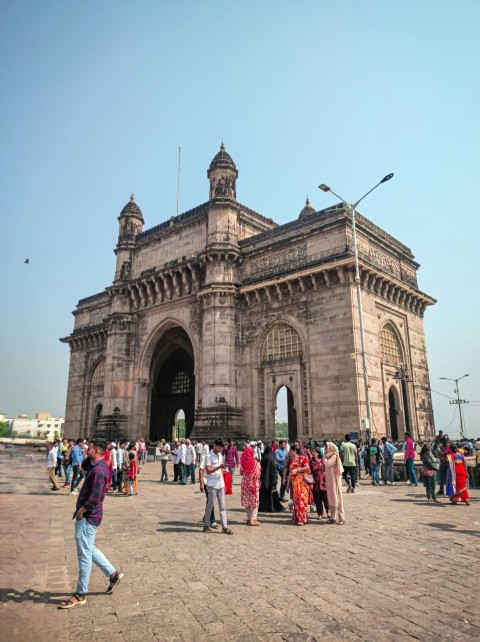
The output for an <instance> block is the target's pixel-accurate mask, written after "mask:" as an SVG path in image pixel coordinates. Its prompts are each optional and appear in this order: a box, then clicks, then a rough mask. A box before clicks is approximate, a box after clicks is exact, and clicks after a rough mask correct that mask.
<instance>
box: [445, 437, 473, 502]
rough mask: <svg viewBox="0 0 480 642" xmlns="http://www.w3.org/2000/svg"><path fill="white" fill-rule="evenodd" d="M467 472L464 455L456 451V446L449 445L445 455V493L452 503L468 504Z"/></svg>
mask: <svg viewBox="0 0 480 642" xmlns="http://www.w3.org/2000/svg"><path fill="white" fill-rule="evenodd" d="M467 484H468V473H467V464H466V463H465V457H464V456H463V455H462V453H460V452H458V449H457V447H456V446H452V445H450V452H449V454H448V455H447V485H446V491H447V495H448V496H449V497H450V501H451V502H452V504H458V503H459V502H463V503H464V504H466V505H467V506H470V495H469V494H468V487H467Z"/></svg>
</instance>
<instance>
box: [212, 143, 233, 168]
mask: <svg viewBox="0 0 480 642" xmlns="http://www.w3.org/2000/svg"><path fill="white" fill-rule="evenodd" d="M214 169H231V170H233V171H234V172H235V173H236V174H237V175H238V172H237V167H236V165H235V163H234V162H233V158H232V157H231V156H230V154H229V153H228V152H226V151H225V145H224V144H223V142H222V144H221V145H220V151H219V152H218V153H217V154H216V155H215V156H214V157H213V160H212V162H211V163H210V167H209V168H208V173H209V175H210V172H211V171H212V170H214Z"/></svg>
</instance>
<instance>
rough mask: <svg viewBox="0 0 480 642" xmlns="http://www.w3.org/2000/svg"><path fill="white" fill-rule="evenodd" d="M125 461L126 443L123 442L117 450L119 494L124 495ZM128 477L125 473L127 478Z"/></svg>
mask: <svg viewBox="0 0 480 642" xmlns="http://www.w3.org/2000/svg"><path fill="white" fill-rule="evenodd" d="M124 461H125V442H124V441H121V442H120V444H119V445H118V448H117V492H119V493H123V488H122V482H123V462H124ZM126 477H127V475H126V473H125V478H126Z"/></svg>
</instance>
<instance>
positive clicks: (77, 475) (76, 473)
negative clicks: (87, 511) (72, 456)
mask: <svg viewBox="0 0 480 642" xmlns="http://www.w3.org/2000/svg"><path fill="white" fill-rule="evenodd" d="M72 470H73V477H72V485H71V486H70V491H72V490H75V488H76V487H77V486H78V484H79V483H80V482H81V481H82V479H83V478H84V477H85V473H84V472H83V470H82V469H81V468H80V464H77V465H76V466H73V468H72Z"/></svg>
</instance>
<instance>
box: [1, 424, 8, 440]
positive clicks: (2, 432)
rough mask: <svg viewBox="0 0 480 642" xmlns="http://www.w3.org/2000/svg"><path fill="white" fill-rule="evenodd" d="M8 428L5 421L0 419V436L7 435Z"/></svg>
mask: <svg viewBox="0 0 480 642" xmlns="http://www.w3.org/2000/svg"><path fill="white" fill-rule="evenodd" d="M9 436H10V428H9V426H8V424H7V422H6V421H0V437H9Z"/></svg>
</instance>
